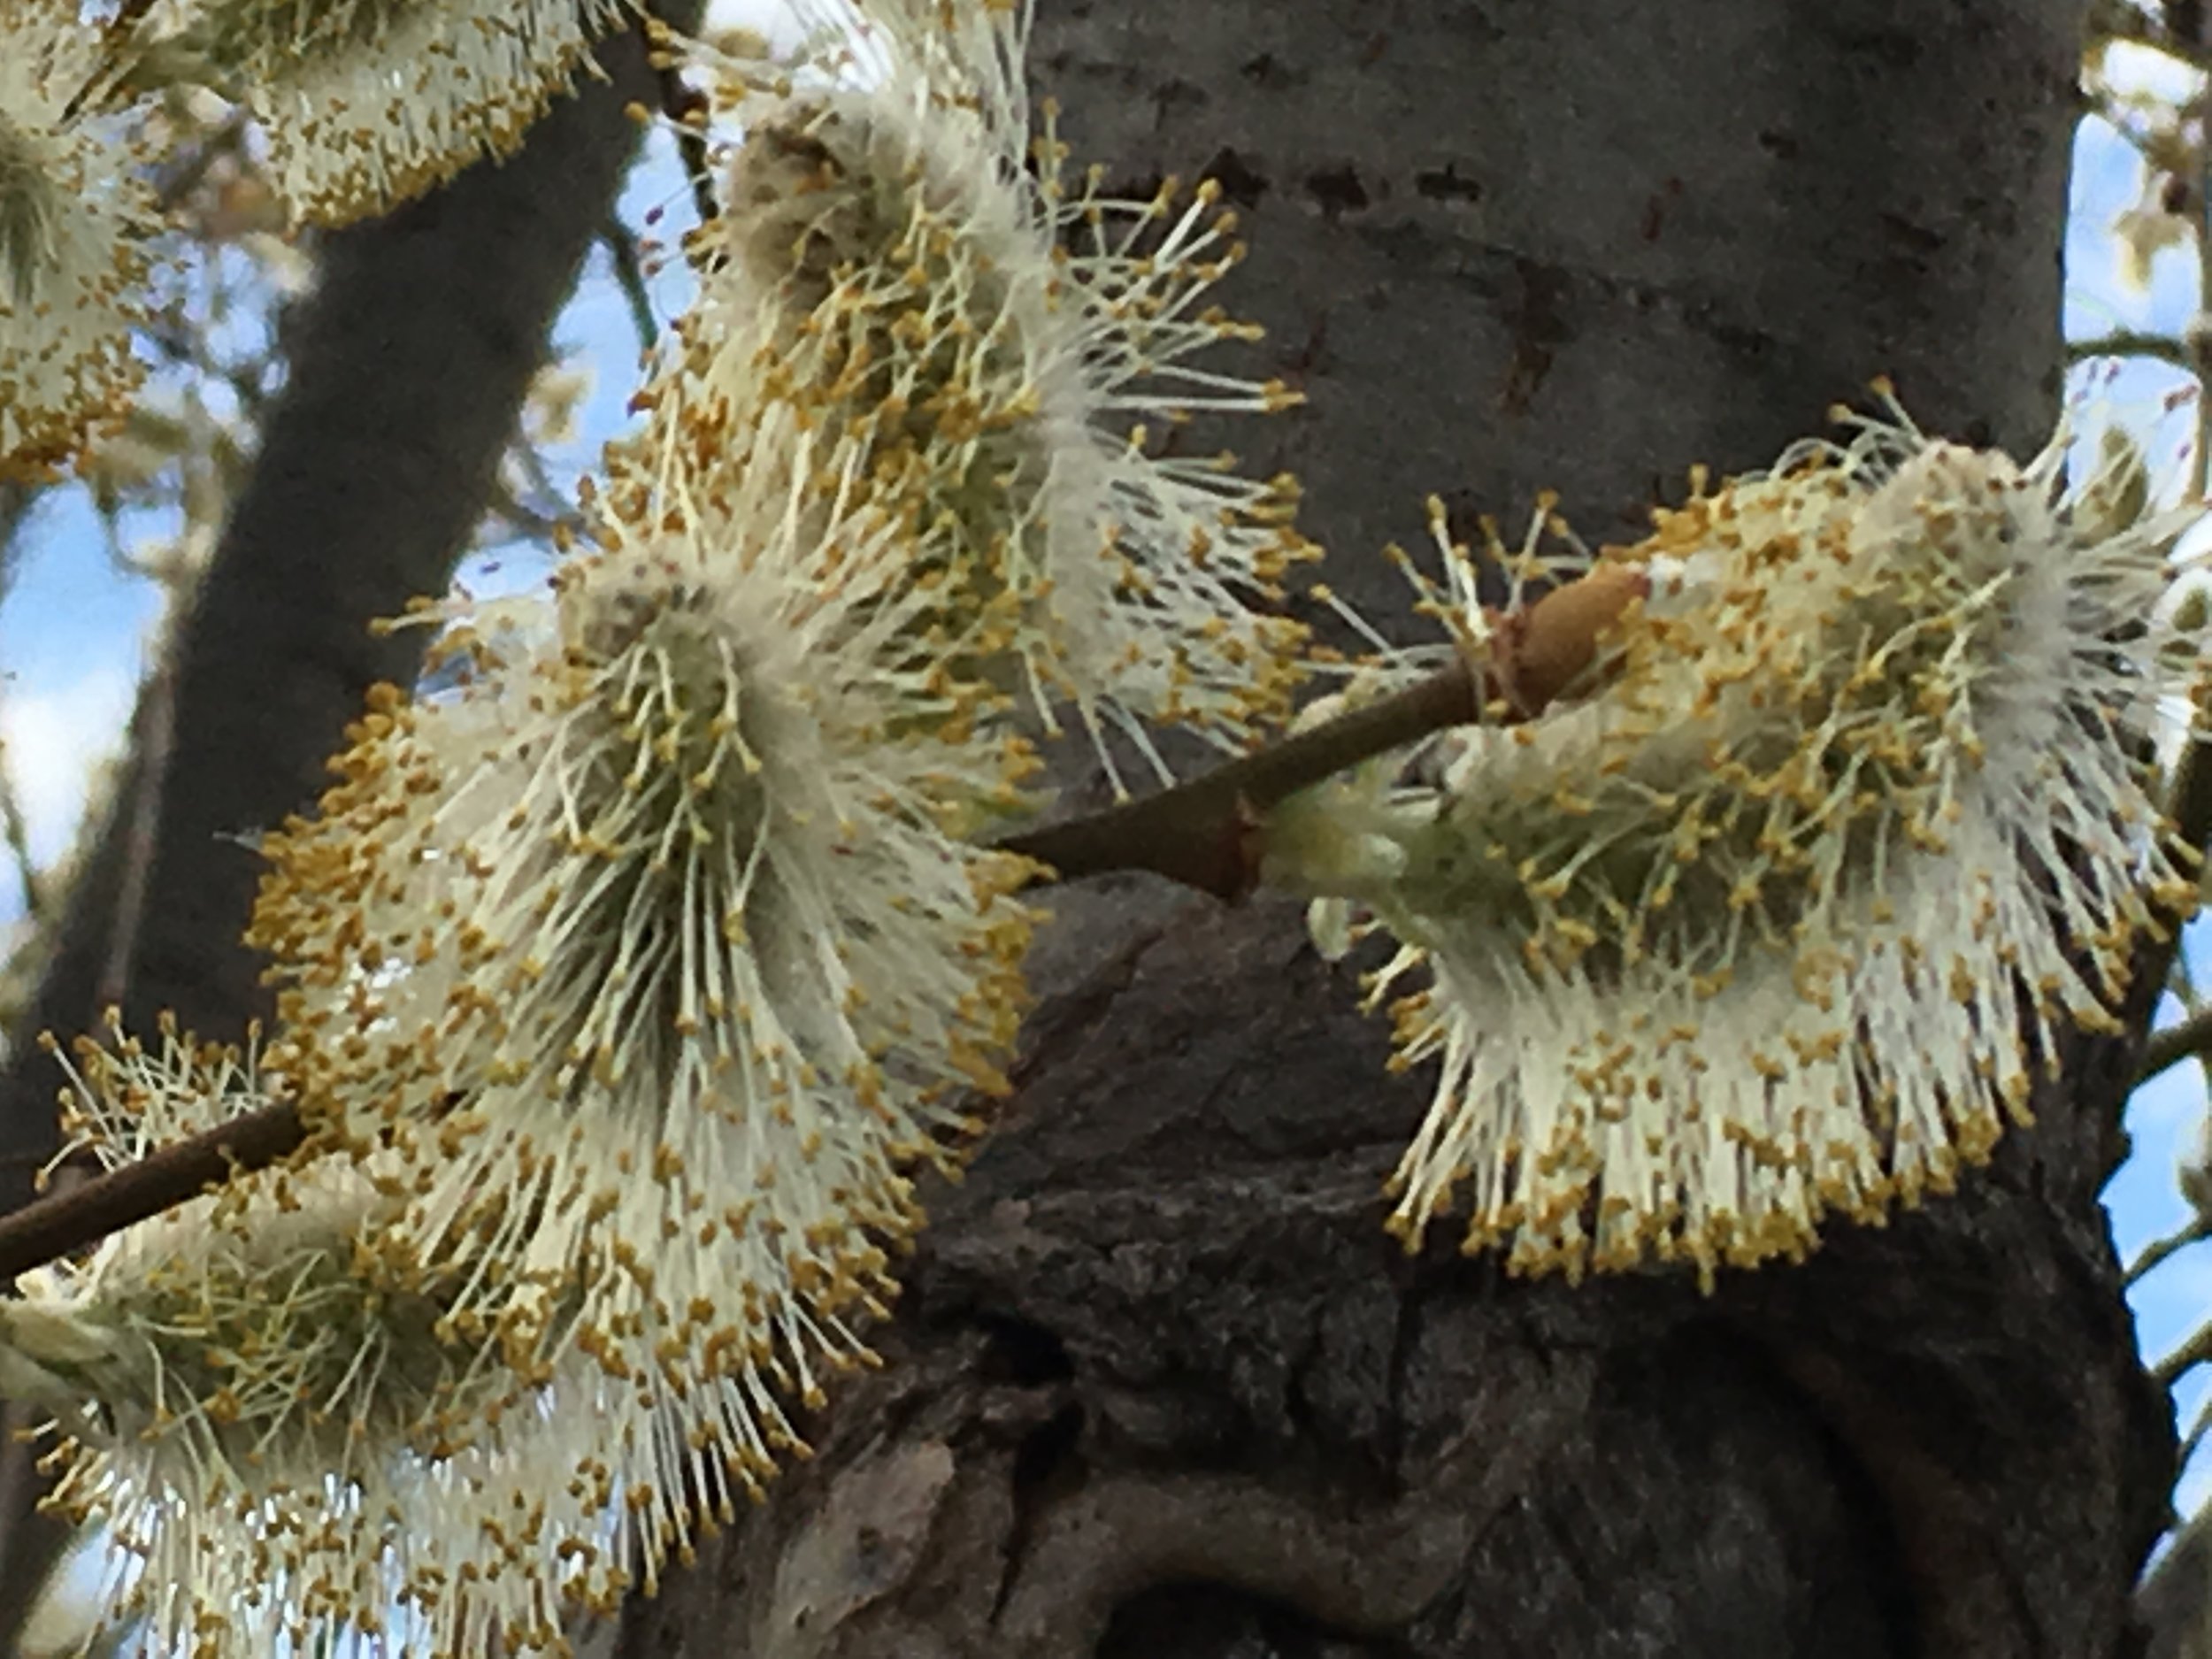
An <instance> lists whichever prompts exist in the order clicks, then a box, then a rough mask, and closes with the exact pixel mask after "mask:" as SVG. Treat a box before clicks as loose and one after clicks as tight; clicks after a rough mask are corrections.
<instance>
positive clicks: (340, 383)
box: [0, 0, 699, 1648]
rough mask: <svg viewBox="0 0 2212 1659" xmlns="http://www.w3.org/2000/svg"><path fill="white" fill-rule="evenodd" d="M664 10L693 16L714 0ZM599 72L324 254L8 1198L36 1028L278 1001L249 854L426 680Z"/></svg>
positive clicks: (588, 229) (6, 1508) (603, 99)
mask: <svg viewBox="0 0 2212 1659" xmlns="http://www.w3.org/2000/svg"><path fill="white" fill-rule="evenodd" d="M662 10H663V12H664V15H666V16H668V17H669V18H670V19H671V20H672V21H674V22H679V23H681V22H682V21H684V20H686V19H690V18H695V16H696V15H697V13H698V10H699V4H698V0H677V3H676V4H671V5H668V6H665V7H664V8H662ZM600 61H601V63H602V65H603V67H604V69H605V71H606V78H605V79H604V80H600V81H587V82H586V84H585V88H584V91H583V92H582V94H581V96H578V97H576V98H573V99H565V100H563V101H561V102H560V103H559V104H557V106H556V107H555V109H554V110H553V111H552V112H551V113H550V114H549V115H548V117H547V118H546V119H544V120H543V121H542V122H541V124H540V125H539V126H538V127H537V128H536V129H534V131H533V132H532V134H531V135H530V137H529V138H528V140H527V141H526V143H525V144H524V146H523V148H522V150H520V152H519V153H518V155H517V156H515V157H513V158H512V159H511V160H510V161H509V162H508V163H506V164H505V165H496V166H495V165H480V166H477V167H474V168H472V169H471V170H469V171H468V172H467V173H464V174H462V175H461V176H460V177H458V178H457V179H456V180H453V182H452V183H451V184H449V186H447V187H446V188H442V189H441V190H438V191H436V192H434V194H432V195H430V196H426V197H425V198H423V199H422V200H420V201H418V202H416V203H414V204H411V205H409V206H407V207H405V208H403V209H402V210H400V211H397V212H396V213H394V214H392V215H390V216H389V217H388V218H386V219H380V220H377V221H374V222H373V223H369V224H365V225H363V226H360V227H356V228H353V229H349V230H346V231H342V232H339V233H336V234H332V235H329V236H327V237H326V238H325V239H324V241H323V242H322V244H321V250H320V252H321V257H320V260H319V278H318V280H317V284H316V287H315V290H314V292H313V294H312V295H311V296H310V297H309V298H308V299H307V300H306V301H305V302H304V303H303V304H302V305H301V307H300V308H299V311H298V315H297V317H296V319H294V320H293V321H292V323H291V325H290V326H289V327H288V331H287V334H286V341H285V343H286V348H287V351H286V356H287V379H286V382H285V385H284V388H283V390H282V391H281V392H280V395H279V396H277V397H276V399H275V400H274V401H273V403H272V405H271V407H270V410H269V411H268V416H267V420H266V423H265V428H264V431H263V434H262V447H261V453H260V455H259V457H258V458H257V460H256V462H255V464H254V467H253V472H252V475H251V477H250V480H249V481H248V483H247V486H246V488H245V489H244V491H243V492H242V495H241V496H240V498H239V500H238V502H237V503H236V506H235V508H234V511H233V512H232V515H231V518H230V521H229V523H228V524H227V525H226V526H225V527H224V531H223V534H222V537H221V539H220V541H219V544H218V546H217V548H216V550H215V553H214V556H213V557H212V559H211V562H210V564H209V566H208V570H207V572H206V575H205V577H204V580H203V581H202V583H201V586H200V588H199V591H198V594H197V596H196V603H195V605H194V607H193V610H192V613H191V614H190V616H188V618H184V619H183V621H182V624H181V626H180V628H179V629H178V630H177V631H176V632H175V634H173V643H172V644H171V646H170V648H169V656H168V658H167V660H166V661H165V664H163V665H162V667H161V668H160V669H159V671H158V672H157V673H156V674H155V675H154V676H153V677H152V679H151V680H150V684H149V686H148V687H147V691H146V693H145V695H143V697H142V702H141V706H140V708H139V710H138V713H137V715H136V717H135V718H134V723H133V727H132V732H131V734H130V735H131V741H132V761H131V764H130V768H129V772H128V775H127V778H126V780H125V781H124V783H123V786H122V787H120V788H119V790H118V791H117V799H118V807H117V810H116V812H115V813H114V815H113V818H112V821H111V823H110V824H109V825H108V826H106V829H105V831H104V833H103V836H102V839H101V841H100V843H99V845H98V846H97V848H96V850H95V851H94V853H93V854H92V856H91V857H90V859H89V860H88V874H87V875H86V877H85V878H84V879H82V880H81V881H80V882H79V883H78V884H77V887H76V890H75V892H74V893H73V895H72V896H71V899H70V904H69V909H68V911H67V913H66V916H65V920H64V922H63V925H62V927H61V930H60V933H59V935H58V940H57V943H56V947H55V950H54V954H53V956H52V958H51V960H50V963H49V964H48V965H47V968H46V971H45V972H44V975H43V977H42V980H41V983H40V987H39V991H38V995H37V997H36V1000H35V1004H34V1006H33V1009H32V1011H31V1018H30V1019H29V1020H28V1021H27V1026H28V1029H27V1030H26V1031H24V1032H21V1033H13V1034H14V1036H15V1037H16V1038H17V1039H18V1040H19V1041H18V1045H17V1047H16V1048H15V1049H14V1053H15V1055H16V1060H15V1063H14V1064H13V1065H12V1067H10V1068H9V1069H8V1070H7V1071H5V1072H4V1073H0V1146H4V1148H6V1152H7V1156H6V1157H5V1158H4V1160H0V1204H4V1205H7V1206H12V1205H14V1204H16V1203H19V1202H22V1200H23V1199H24V1198H25V1197H27V1196H28V1194H29V1185H30V1174H31V1171H33V1170H35V1168H36V1167H37V1166H38V1165H39V1164H41V1163H42V1161H43V1160H44V1159H45V1157H46V1156H48V1155H49V1153H50V1151H51V1150H52V1148H53V1147H54V1144H55V1136H56V1125H55V1112H54V1103H55V1089H56V1087H57V1085H58V1082H59V1080H60V1079H59V1077H58V1073H57V1072H56V1071H55V1070H54V1067H53V1064H52V1063H51V1062H50V1060H48V1059H47V1058H46V1056H44V1055H42V1054H41V1053H40V1052H39V1051H38V1050H37V1049H36V1048H35V1046H34V1045H32V1044H31V1043H30V1042H29V1041H27V1039H28V1038H29V1037H30V1036H31V1035H32V1034H33V1033H36V1032H37V1031H40V1030H52V1031H55V1032H57V1033H60V1034H61V1035H63V1036H64V1037H66V1036H68V1035H70V1034H72V1033H78V1032H82V1031H86V1030H89V1029H94V1028H95V1027H96V1022H97V1020H98V1018H100V1013H101V1010H102V1008H103V1007H104V1005H106V1004H109V1003H118V1004H119V1005H120V1006H121V1008H122V1010H123V1012H124V1017H125V1018H126V1020H127V1023H128V1024H129V1025H130V1026H131V1028H132V1029H134V1030H135V1031H140V1032H150V1031H151V1029H152V1026H153V1021H154V1018H155V1016H156V1014H157V1012H158V1011H159V1010H174V1012H175V1013H176V1014H177V1016H178V1018H179V1019H180V1021H181V1022H182V1023H183V1024H184V1025H186V1026H187V1027H188V1028H191V1029H196V1030H197V1031H199V1032H200V1033H202V1034H203V1035H204V1036H207V1037H209V1038H211V1039H219V1040H236V1039H238V1038H240V1037H242V1035H243V1034H244V1030H245V1025H246V1022H247V1020H248V1019H249V1018H251V1017H252V1016H254V1015H255V1014H257V1013H258V1012H259V1011H261V1010H263V1008H264V1007H265V1002H266V998H265V995H264V992H263V990H262V988H261V987H260V985H259V984H258V974H259V964H258V963H257V960H256V958H255V957H253V956H251V955H250V953H249V952H247V951H246V950H245V949H244V948H243V947H242V945H241V944H240V943H239V933H240V930H241V929H242V927H243V926H244V925H245V921H246V917H247V912H248V910H249V908H250V904H251V902H252V897H253V891H254V887H255V883H256V881H257V879H258V877H259V872H260V861H259V858H258V856H257V855H256V853H255V852H254V851H253V849H252V838H253V835H254V834H255V833H257V832H258V831H259V830H261V829H264V828H267V827H272V826H275V825H276V824H278V823H280V822H281V820H282V819H283V818H284V817H285V815H286V814H287V813H290V812H295V811H298V810H303V809H305V808H307V807H309V806H311V804H312V803H313V802H314V800H315V798H316V797H317V796H318V795H319V794H320V793H321V792H322V789H323V787H324V785H325V783H326V781H327V778H326V772H325V771H324V760H325V758H326V757H327V756H328V755H329V754H330V753H331V752H332V750H333V749H334V748H335V747H336V745H337V743H338V741H339V736H340V733H341V730H342V727H343V726H344V725H345V723H346V722H347V721H348V720H349V719H351V718H353V717H354V716H355V715H356V714H357V712H358V711H359V710H360V708H361V704H362V697H363V694H364V693H365V691H366V690H367V688H368V687H369V686H370V685H372V684H373V683H374V682H375V681H377V680H399V681H402V682H405V681H406V680H410V679H411V677H412V675H413V672H414V669H415V665H416V664H417V662H418V661H419V655H420V651H421V649H422V645H423V643H424V641H423V636H422V634H421V633H420V632H419V631H417V630H409V631H406V632H403V633H401V634H396V635H393V636H391V637H389V638H385V639H376V638H372V637H371V636H370V634H369V633H368V624H369V622H370V621H371V619H372V618H377V617H380V616H390V615H394V614H396V613H397V612H398V611H400V609H401V608H402V607H403V605H404V604H405V603H406V601H407V600H408V599H409V598H410V597H411V596H413V595H417V594H421V593H434V592H438V591H440V590H442V588H443V587H444V586H445V583H446V581H447V580H448V578H449V574H450V572H451V570H452V567H453V565H454V562H455V560H456V559H457V557H459V556H460V554H461V552H462V551H463V550H464V549H465V548H466V547H467V545H468V542H469V539H470V536H471V534H472V532H473V530H474V527H475V525H476V523H477V521H478V518H479V517H480V514H481V513H482V511H483V505H484V501H485V498H486V495H487V494H488V490H489V488H490V485H491V482H492V479H493V476H494V472H495V468H496V466H497V465H498V461H499V458H500V457H501V455H502V454H503V452H504V450H505V448H506V446H507V443H508V441H509V439H510V437H511V434H512V433H513V430H514V424H515V419H516V415H517V411H518V408H519V406H520V403H521V400H522V396H523V393H524V392H525V390H526V388H527V387H528V385H529V382H530V380H531V377H532V376H533V375H534V373H536V371H537V369H538V367H539V365H541V363H542V362H543V361H544V357H545V352H546V337H547V331H548V329H549V327H550V326H551V324H552V321H553V319H554V317H555V315H556V313H557V311H558V310H559V309H560V306H561V305H562V303H563V302H564V301H565V299H566V298H567V296H568V294H569V292H570V290H571V288H572V287H573V285H574V282H575V278H576V273H577V271H578V269H579V268H580V265H581V264H582V261H583V258H584V256H585V254H586V253H587V252H588V250H589V249H590V247H591V244H592V242H593V241H594V239H595V237H596V236H597V235H598V234H599V232H600V231H601V229H602V228H603V227H604V226H605V225H606V223H607V222H608V217H609V215H610V214H611V211H613V205H614V201H615V197H616V193H617V190H618V187H619V185H620V182H621V180H622V177H623V175H624V173H625V172H626V169H627V166H628V164H629V160H630V157H631V155H632V153H633V151H634V148H635V142H636V136H637V127H636V125H635V123H634V121H632V120H631V119H630V118H629V116H628V115H627V114H626V113H625V106H626V104H630V103H632V102H643V103H645V104H648V105H651V104H655V103H656V102H657V88H656V84H655V81H654V80H653V77H652V74H651V72H650V71H649V68H648V67H647V65H646V63H645V53H644V50H643V45H642V42H641V37H640V36H639V35H636V34H634V33H631V34H625V35H618V36H617V37H615V38H614V39H612V40H611V41H609V42H607V43H606V45H605V46H604V47H603V49H602V50H601V53H600ZM150 772H151V773H152V781H151V782H150V783H149V773H150ZM139 893H142V894H143V895H145V903H144V904H143V906H142V907H139V906H134V905H133V904H132V903H131V900H132V898H133V896H134V895H136V894H139ZM8 1451H9V1454H10V1455H9V1460H8V1463H7V1466H6V1467H5V1468H4V1469H0V1522H4V1523H7V1524H6V1525H0V1646H4V1647H9V1648H12V1645H13V1644H12V1632H13V1630H14V1629H15V1627H16V1625H17V1624H18V1623H19V1619H20V1617H21V1614H22V1611H23V1609H24V1605H25V1601H26V1599H27V1597H28V1595H29V1594H31V1593H32V1592H33V1591H34V1590H35V1588H36V1586H37V1584H38V1581H39V1579H40V1578H42V1576H43V1568H44V1563H45V1562H47V1561H48V1560H50V1557H51V1551H52V1548H53V1547H54V1544H55V1540H54V1539H53V1537H52V1536H51V1532H50V1529H48V1528H43V1527H34V1526H31V1525H28V1524H27V1523H28V1517H27V1512H26V1504H27V1499H28V1496H29V1495H31V1488H30V1487H29V1486H27V1484H26V1483H27V1459H25V1458H24V1457H22V1456H21V1455H20V1454H21V1451H22V1448H19V1447H17V1448H8Z"/></svg>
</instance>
